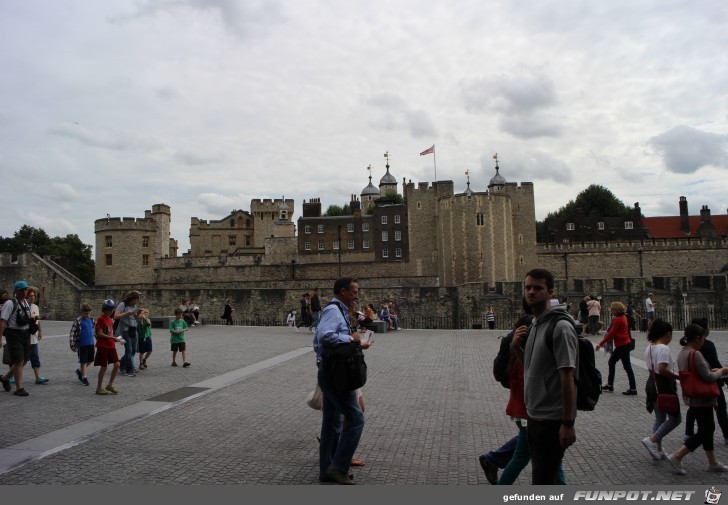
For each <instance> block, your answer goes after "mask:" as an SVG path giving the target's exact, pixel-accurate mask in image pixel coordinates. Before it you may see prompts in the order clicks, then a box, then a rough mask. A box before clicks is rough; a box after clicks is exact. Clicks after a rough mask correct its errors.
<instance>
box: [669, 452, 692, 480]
mask: <svg viewBox="0 0 728 505" xmlns="http://www.w3.org/2000/svg"><path fill="white" fill-rule="evenodd" d="M667 462H668V463H670V466H671V467H672V471H673V473H676V474H678V475H687V473H688V472H686V471H685V469H684V468H683V466H682V462H681V461H678V459H677V458H676V457H675V456H673V455H672V454H670V455H669V456H668V457H667Z"/></svg>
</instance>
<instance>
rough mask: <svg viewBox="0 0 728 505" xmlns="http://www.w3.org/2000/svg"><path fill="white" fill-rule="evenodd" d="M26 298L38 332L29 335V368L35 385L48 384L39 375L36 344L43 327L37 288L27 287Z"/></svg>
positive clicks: (38, 353) (39, 339)
mask: <svg viewBox="0 0 728 505" xmlns="http://www.w3.org/2000/svg"><path fill="white" fill-rule="evenodd" d="M26 296H27V298H28V303H29V304H30V317H31V318H33V320H34V321H35V324H36V329H37V330H38V331H36V332H35V333H32V334H31V335H30V366H31V367H32V368H33V374H34V375H35V383H36V384H48V382H49V381H48V379H46V378H45V377H43V374H41V373H40V350H39V349H38V344H39V343H40V341H41V339H42V338H43V327H42V325H41V322H40V309H39V308H38V305H37V304H36V302H38V301H39V298H38V288H36V287H35V286H28V294H27V295H26Z"/></svg>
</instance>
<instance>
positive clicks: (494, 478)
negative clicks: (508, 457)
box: [478, 454, 498, 486]
mask: <svg viewBox="0 0 728 505" xmlns="http://www.w3.org/2000/svg"><path fill="white" fill-rule="evenodd" d="M478 460H479V461H480V467H481V468H482V469H483V472H484V473H485V478H486V479H488V482H490V483H491V484H493V485H494V486H495V485H496V484H498V467H497V466H495V465H494V464H493V463H491V462H490V461H488V458H486V457H485V455H484V454H483V455H481V456H480V457H479V458H478Z"/></svg>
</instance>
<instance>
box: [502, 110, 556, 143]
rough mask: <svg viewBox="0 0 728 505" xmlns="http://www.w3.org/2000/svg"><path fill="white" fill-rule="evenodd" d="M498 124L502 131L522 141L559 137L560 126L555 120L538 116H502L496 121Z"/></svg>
mask: <svg viewBox="0 0 728 505" xmlns="http://www.w3.org/2000/svg"><path fill="white" fill-rule="evenodd" d="M498 124H499V126H500V127H501V128H502V129H503V131H505V132H507V133H510V134H511V135H513V136H514V137H518V138H522V139H530V138H535V137H558V136H559V135H561V125H560V124H559V123H558V122H557V121H556V120H554V119H553V118H550V117H541V116H539V115H532V116H522V115H513V116H503V117H501V118H500V120H499V121H498Z"/></svg>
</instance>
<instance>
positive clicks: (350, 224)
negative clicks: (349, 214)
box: [346, 223, 354, 233]
mask: <svg viewBox="0 0 728 505" xmlns="http://www.w3.org/2000/svg"><path fill="white" fill-rule="evenodd" d="M346 231H348V232H349V233H354V223H349V224H347V225H346Z"/></svg>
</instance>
